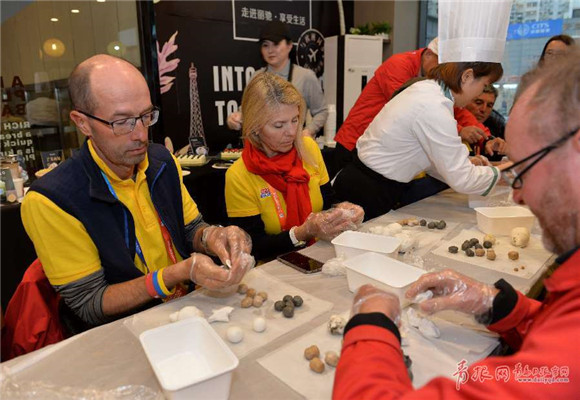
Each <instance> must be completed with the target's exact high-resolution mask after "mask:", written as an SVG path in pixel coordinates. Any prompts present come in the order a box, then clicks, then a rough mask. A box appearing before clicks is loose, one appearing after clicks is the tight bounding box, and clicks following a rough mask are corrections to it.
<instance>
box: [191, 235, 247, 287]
mask: <svg viewBox="0 0 580 400" xmlns="http://www.w3.org/2000/svg"><path fill="white" fill-rule="evenodd" d="M205 229H206V230H209V231H208V232H207V233H206V232H205V231H204V232H203V233H204V234H206V240H205V244H206V249H207V250H208V252H209V253H210V254H215V255H216V256H218V257H219V258H220V260H221V261H222V263H223V264H224V265H227V266H228V267H229V268H230V280H231V282H232V283H238V282H239V281H241V280H242V278H243V277H244V274H245V273H246V272H247V271H248V270H249V268H248V260H247V256H244V257H242V254H243V253H246V255H249V254H250V253H251V252H252V239H251V238H250V235H248V233H247V232H246V231H244V230H243V229H240V228H238V227H237V226H227V227H219V226H208V227H207V228H205ZM252 260H253V257H252Z"/></svg>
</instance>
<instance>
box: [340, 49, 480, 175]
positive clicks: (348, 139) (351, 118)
mask: <svg viewBox="0 0 580 400" xmlns="http://www.w3.org/2000/svg"><path fill="white" fill-rule="evenodd" d="M437 53H438V41H437V38H435V39H433V40H432V41H431V42H430V43H429V45H428V46H427V47H426V48H424V49H419V50H413V51H408V52H406V53H399V54H395V55H393V56H391V57H389V58H388V59H387V60H386V61H385V62H384V63H382V64H381V66H380V67H379V68H377V70H376V71H375V74H374V76H373V78H372V79H371V80H370V81H369V83H368V84H367V85H366V86H365V88H364V89H363V91H362V93H361V94H360V96H359V97H358V99H357V101H356V103H355V104H354V106H353V107H352V108H351V109H350V112H349V113H348V117H347V118H346V120H345V121H344V122H343V123H342V125H341V127H340V129H339V130H338V132H337V133H336V136H335V138H334V140H335V141H336V158H337V163H338V169H340V168H342V167H343V166H344V165H346V164H347V163H349V162H350V161H352V154H351V152H352V151H353V150H354V149H355V147H356V141H357V140H358V138H359V137H361V136H362V134H363V133H364V132H365V130H366V129H367V127H368V126H369V124H370V123H371V122H372V120H373V119H374V118H375V116H376V115H377V114H378V113H379V111H381V110H382V108H383V107H384V106H385V104H387V103H388V102H389V101H390V100H391V97H393V93H394V92H395V91H396V90H397V89H399V88H400V87H401V86H402V85H403V84H404V83H405V82H407V81H408V80H409V79H413V78H416V77H422V76H427V74H428V73H429V71H430V70H431V69H433V68H434V67H436V66H437V65H438V63H439V62H438V60H437V57H438V56H437ZM458 117H460V118H461V125H458V127H457V131H458V132H459V134H460V135H461V138H462V139H463V140H464V141H466V142H468V143H477V142H478V141H479V140H480V139H483V138H484V137H485V136H488V135H489V131H488V133H487V135H486V134H485V132H484V127H482V126H479V125H478V122H477V119H475V117H474V116H473V114H471V113H470V112H469V111H467V110H466V109H463V108H456V109H455V118H456V119H457V118H458ZM336 172H338V171H336Z"/></svg>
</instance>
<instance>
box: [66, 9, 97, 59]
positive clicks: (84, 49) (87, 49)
mask: <svg viewBox="0 0 580 400" xmlns="http://www.w3.org/2000/svg"><path fill="white" fill-rule="evenodd" d="M69 4H70V6H71V8H76V9H77V10H79V11H80V13H79V14H75V15H74V16H71V32H72V37H73V47H74V64H75V65H77V64H79V63H81V62H82V61H84V60H86V59H87V58H89V57H90V56H92V55H93V54H95V40H94V37H93V32H94V27H93V17H92V12H91V9H92V7H91V4H90V3H89V2H86V1H74V2H73V1H71V2H70V3H69Z"/></svg>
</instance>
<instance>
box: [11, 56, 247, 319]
mask: <svg viewBox="0 0 580 400" xmlns="http://www.w3.org/2000/svg"><path fill="white" fill-rule="evenodd" d="M69 90H70V94H71V100H72V103H73V111H71V113H70V117H71V119H72V120H73V121H74V123H75V124H76V126H77V129H78V130H79V131H80V132H81V133H83V134H84V135H85V136H86V137H87V140H86V142H85V143H84V144H83V146H82V148H81V149H80V151H79V152H78V154H77V155H76V156H74V157H72V158H71V159H68V160H67V161H66V162H65V163H63V164H62V165H60V166H59V167H58V168H56V169H55V170H54V171H52V172H50V173H49V174H47V175H46V176H44V177H43V178H41V179H39V180H37V181H36V182H34V184H33V185H32V186H31V188H30V191H29V192H28V194H27V195H26V196H25V199H24V202H23V204H22V220H23V223H24V227H25V229H26V231H27V233H28V235H29V236H30V237H31V239H32V241H33V242H34V246H35V249H36V252H37V254H38V257H39V259H40V261H41V262H42V265H43V268H44V271H45V273H46V276H47V278H48V279H49V281H50V283H51V284H52V285H53V287H54V288H55V290H56V291H57V292H58V293H59V294H60V295H61V297H62V298H63V299H64V303H65V304H66V306H67V307H66V308H65V310H72V311H73V312H74V314H72V313H66V312H65V313H63V315H64V316H65V317H67V316H69V317H71V320H76V319H77V317H78V318H80V321H78V320H76V322H77V323H80V324H81V327H80V329H86V328H88V327H92V326H96V325H99V324H102V323H106V322H108V321H110V320H112V319H115V318H118V317H120V316H123V315H126V314H128V313H131V312H134V311H136V310H139V309H141V308H143V307H146V306H148V305H150V304H152V303H155V302H154V301H153V299H170V298H174V297H179V296H180V295H183V294H185V293H187V291H188V290H189V289H192V288H193V282H195V284H198V285H201V286H205V287H208V288H221V287H226V286H229V285H233V284H236V283H238V282H239V281H240V280H241V278H242V277H243V275H244V273H245V272H246V271H247V269H248V268H250V267H251V264H252V261H253V259H252V258H251V257H250V256H249V253H250V251H251V241H250V239H249V236H248V235H247V234H246V233H245V232H244V231H243V230H241V229H239V228H237V227H234V226H230V227H227V228H223V227H219V226H209V225H207V224H206V223H204V222H203V219H202V216H201V214H200V213H199V211H198V209H197V206H196V204H195V203H194V201H193V200H192V198H191V197H190V195H189V193H188V192H187V190H186V188H185V186H184V185H183V182H182V178H181V174H180V172H181V170H180V167H179V164H178V163H177V162H176V160H175V159H174V158H173V157H172V155H171V154H170V153H169V152H168V151H167V150H166V149H165V148H164V147H163V146H161V145H158V144H150V143H149V134H148V128H149V127H150V126H151V125H153V124H155V123H156V122H157V120H158V118H159V110H158V109H157V108H156V107H155V106H153V104H151V96H150V93H149V88H148V86H147V83H146V81H145V79H144V78H143V75H142V74H141V73H140V72H139V70H137V69H136V68H135V67H134V66H133V65H131V64H130V63H128V62H127V61H124V60H122V59H119V58H115V57H111V56H107V55H97V56H94V57H91V58H89V59H88V60H86V61H84V62H82V63H81V64H79V65H78V66H77V67H76V68H75V70H74V71H73V72H72V74H71V76H70V79H69ZM192 252H197V253H193V254H192ZM201 253H205V254H209V255H215V256H218V257H219V258H220V259H221V261H222V263H223V264H224V265H227V267H223V268H220V267H218V266H217V265H215V264H214V262H213V261H212V260H211V258H210V257H208V256H207V255H204V254H201ZM69 314H70V315H69ZM75 329H79V327H78V326H77V327H75Z"/></svg>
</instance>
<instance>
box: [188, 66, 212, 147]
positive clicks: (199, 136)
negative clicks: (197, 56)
mask: <svg viewBox="0 0 580 400" xmlns="http://www.w3.org/2000/svg"><path fill="white" fill-rule="evenodd" d="M189 102H190V108H189V110H190V119H189V143H190V145H191V151H192V152H194V153H195V154H197V155H207V153H208V147H207V142H206V141H205V134H204V132H203V122H202V120H201V107H200V105H199V92H198V90H197V68H195V67H194V65H193V63H191V67H189Z"/></svg>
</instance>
